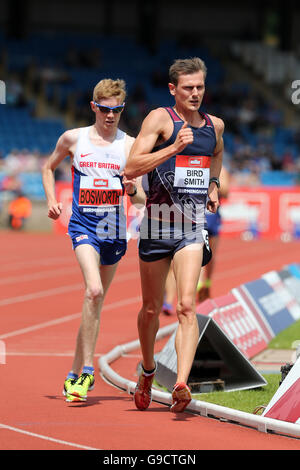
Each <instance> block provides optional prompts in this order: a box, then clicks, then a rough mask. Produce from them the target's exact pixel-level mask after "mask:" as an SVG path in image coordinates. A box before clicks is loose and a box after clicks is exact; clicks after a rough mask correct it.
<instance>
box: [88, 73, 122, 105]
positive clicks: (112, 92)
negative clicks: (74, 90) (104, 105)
mask: <svg viewBox="0 0 300 470" xmlns="http://www.w3.org/2000/svg"><path fill="white" fill-rule="evenodd" d="M113 96H115V97H117V98H119V100H120V104H121V103H123V102H124V101H125V97H126V84H125V81H124V80H121V79H119V78H118V79H117V80H112V79H111V78H104V79H103V80H100V82H98V83H97V85H96V86H95V88H94V91H93V100H94V101H96V102H97V103H98V101H100V100H101V99H102V98H111V97H113Z"/></svg>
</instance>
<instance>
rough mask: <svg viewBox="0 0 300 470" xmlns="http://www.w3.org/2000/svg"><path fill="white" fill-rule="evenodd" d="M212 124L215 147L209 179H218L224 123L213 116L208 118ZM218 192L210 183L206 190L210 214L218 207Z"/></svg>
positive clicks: (220, 167)
mask: <svg viewBox="0 0 300 470" xmlns="http://www.w3.org/2000/svg"><path fill="white" fill-rule="evenodd" d="M210 117H211V119H212V122H213V124H214V126H215V132H216V139H217V143H216V147H215V151H214V155H213V158H212V159H211V165H210V178H214V177H215V178H219V176H220V173H221V169H222V162H223V151H224V142H223V133H224V122H223V121H222V119H219V118H217V117H215V116H210ZM219 205H220V204H219V191H218V187H217V185H216V184H215V183H211V184H210V185H209V188H208V202H207V209H208V210H209V211H210V212H213V213H215V212H216V211H217V209H218V207H219Z"/></svg>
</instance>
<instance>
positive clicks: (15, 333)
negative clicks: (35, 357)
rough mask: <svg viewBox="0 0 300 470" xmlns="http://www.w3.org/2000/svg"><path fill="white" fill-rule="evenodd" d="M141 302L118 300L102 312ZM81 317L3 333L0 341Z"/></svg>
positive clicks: (133, 299)
mask: <svg viewBox="0 0 300 470" xmlns="http://www.w3.org/2000/svg"><path fill="white" fill-rule="evenodd" d="M140 301H141V297H140V296H137V297H131V298H129V299H124V300H119V301H117V302H112V303H110V304H107V305H104V306H103V309H102V311H105V310H112V309H115V308H119V307H124V306H125V305H132V304H135V303H138V302H140ZM80 316H81V312H80V313H73V314H72V315H66V316H65V317H61V318H56V319H55V320H50V321H47V322H44V323H38V324H36V325H32V326H29V327H27V328H22V329H20V330H15V331H11V332H10V333H5V334H3V335H0V339H6V338H11V337H13V336H18V335H22V334H25V333H31V332H32V331H36V330H40V329H42V328H47V327H48V326H53V325H59V324H60V323H65V322H68V321H72V320H75V319H76V318H79V317H80Z"/></svg>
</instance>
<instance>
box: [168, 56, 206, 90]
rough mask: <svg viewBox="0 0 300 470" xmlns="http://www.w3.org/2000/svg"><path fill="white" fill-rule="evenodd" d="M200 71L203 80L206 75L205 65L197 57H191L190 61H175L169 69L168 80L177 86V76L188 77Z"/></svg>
mask: <svg viewBox="0 0 300 470" xmlns="http://www.w3.org/2000/svg"><path fill="white" fill-rule="evenodd" d="M200 71H202V72H203V73H204V78H205V77H206V74H207V68H206V65H205V63H204V62H203V60H202V59H200V58H199V57H192V58H191V59H177V60H175V61H174V63H173V64H172V65H171V67H170V68H169V79H170V82H171V83H173V85H175V86H177V84H178V77H179V75H188V74H191V73H196V72H200Z"/></svg>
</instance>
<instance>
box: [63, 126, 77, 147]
mask: <svg viewBox="0 0 300 470" xmlns="http://www.w3.org/2000/svg"><path fill="white" fill-rule="evenodd" d="M79 132H80V128H76V129H68V130H66V131H65V132H64V133H63V134H62V135H61V137H60V139H61V140H62V142H63V143H64V144H66V145H69V146H70V145H73V144H74V143H76V142H77V140H78V136H79Z"/></svg>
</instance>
